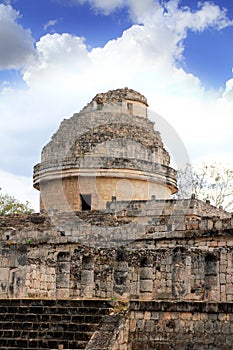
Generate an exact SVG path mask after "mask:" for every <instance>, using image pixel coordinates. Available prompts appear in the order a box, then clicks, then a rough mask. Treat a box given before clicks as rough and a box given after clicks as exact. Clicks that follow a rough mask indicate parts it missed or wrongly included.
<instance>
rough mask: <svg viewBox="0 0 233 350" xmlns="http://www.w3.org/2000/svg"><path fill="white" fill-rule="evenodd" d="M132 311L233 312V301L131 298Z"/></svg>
mask: <svg viewBox="0 0 233 350" xmlns="http://www.w3.org/2000/svg"><path fill="white" fill-rule="evenodd" d="M129 310H130V311H163V312H164V311H165V312H166V311H168V312H201V313H204V312H206V313H233V302H206V301H155V300H153V301H141V300H131V301H130V304H129Z"/></svg>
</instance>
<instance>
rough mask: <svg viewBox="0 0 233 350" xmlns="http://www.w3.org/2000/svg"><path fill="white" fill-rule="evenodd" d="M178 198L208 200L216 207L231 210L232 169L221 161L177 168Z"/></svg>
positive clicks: (232, 200)
mask: <svg viewBox="0 0 233 350" xmlns="http://www.w3.org/2000/svg"><path fill="white" fill-rule="evenodd" d="M178 188H179V192H178V195H177V197H178V198H190V197H191V194H192V193H193V194H195V196H196V198H198V199H201V200H209V201H210V203H211V204H212V205H214V206H216V207H220V206H222V207H223V208H224V209H225V210H228V211H232V210H233V170H232V169H230V168H229V167H228V166H224V165H223V164H221V163H213V164H206V163H202V164H200V165H199V166H197V165H195V166H194V165H191V164H187V165H186V167H185V169H183V170H178Z"/></svg>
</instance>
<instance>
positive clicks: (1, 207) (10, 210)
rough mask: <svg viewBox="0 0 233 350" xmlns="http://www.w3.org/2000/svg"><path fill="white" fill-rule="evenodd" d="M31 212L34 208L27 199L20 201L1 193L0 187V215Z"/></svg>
mask: <svg viewBox="0 0 233 350" xmlns="http://www.w3.org/2000/svg"><path fill="white" fill-rule="evenodd" d="M33 212H34V210H33V209H32V208H31V206H30V204H29V202H28V201H26V203H21V202H20V201H18V200H17V199H16V198H15V197H14V196H10V195H9V194H4V193H2V192H1V188H0V215H8V214H19V213H24V214H31V213H33Z"/></svg>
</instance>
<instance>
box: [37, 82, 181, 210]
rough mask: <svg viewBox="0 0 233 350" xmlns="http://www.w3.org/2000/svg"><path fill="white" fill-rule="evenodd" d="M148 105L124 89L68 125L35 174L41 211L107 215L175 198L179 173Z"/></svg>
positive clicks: (46, 149) (103, 98) (104, 97)
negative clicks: (125, 203)
mask: <svg viewBox="0 0 233 350" xmlns="http://www.w3.org/2000/svg"><path fill="white" fill-rule="evenodd" d="M147 106H148V105H147V100H146V98H145V97H144V96H143V95H141V94H140V93H138V92H136V91H134V90H131V89H128V88H125V89H118V90H113V91H108V92H107V93H101V94H97V95H96V96H95V97H94V98H93V100H92V101H91V102H90V103H89V104H88V105H87V106H86V107H85V108H83V110H82V111H81V112H80V113H77V114H74V116H73V117H72V118H70V119H68V120H64V121H63V122H62V123H61V125H60V127H59V129H58V131H57V132H56V133H55V134H54V135H53V137H52V140H51V141H50V142H49V143H48V145H46V146H45V147H44V148H43V151H42V155H41V163H40V164H38V165H37V166H35V168H34V187H35V188H37V189H38V190H40V195H41V208H42V209H45V210H48V209H58V210H59V211H66V210H72V211H73V210H89V209H90V210H92V209H105V208H106V203H107V202H108V201H111V200H112V197H115V198H116V199H117V200H119V201H121V200H148V199H151V197H152V196H154V197H156V198H158V199H168V198H171V194H173V193H175V192H176V191H177V188H176V172H175V171H174V170H173V169H172V168H170V167H169V163H170V157H169V154H168V152H167V151H166V150H165V149H164V146H163V143H162V140H161V137H160V134H159V133H158V131H155V130H154V125H153V124H154V123H152V122H151V121H150V120H149V119H148V118H147Z"/></svg>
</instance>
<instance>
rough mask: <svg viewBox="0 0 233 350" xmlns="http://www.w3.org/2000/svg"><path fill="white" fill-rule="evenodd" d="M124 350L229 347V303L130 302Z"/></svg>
mask: <svg viewBox="0 0 233 350" xmlns="http://www.w3.org/2000/svg"><path fill="white" fill-rule="evenodd" d="M130 310H131V312H130V314H129V339H128V347H127V349H128V350H141V349H146V350H150V349H153V350H154V349H156V350H157V349H158V350H173V349H179V350H187V349H190V350H191V349H192V350H200V349H201V350H231V349H232V347H233V335H232V330H233V303H205V302H194V303H191V302H156V301H154V302H139V301H134V302H131V303H130Z"/></svg>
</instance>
